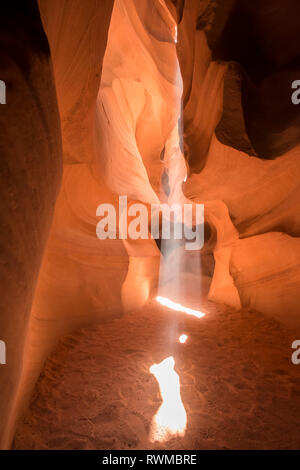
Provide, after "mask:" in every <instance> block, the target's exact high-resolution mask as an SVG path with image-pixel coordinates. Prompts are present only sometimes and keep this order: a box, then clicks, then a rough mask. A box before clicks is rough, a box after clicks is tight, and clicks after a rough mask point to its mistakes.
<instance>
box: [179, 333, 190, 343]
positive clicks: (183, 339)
mask: <svg viewBox="0 0 300 470" xmlns="http://www.w3.org/2000/svg"><path fill="white" fill-rule="evenodd" d="M187 339H188V336H187V335H181V336H179V338H178V341H179V343H185V342H186V340H187Z"/></svg>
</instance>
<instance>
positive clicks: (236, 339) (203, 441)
mask: <svg viewBox="0 0 300 470" xmlns="http://www.w3.org/2000/svg"><path fill="white" fill-rule="evenodd" d="M203 311H204V312H206V316H205V317H203V318H201V319H197V318H193V317H188V316H186V315H184V314H177V313H174V312H173V311H171V310H168V309H166V308H163V307H160V306H159V305H158V304H157V303H156V302H153V303H151V304H149V305H148V306H147V308H145V309H144V310H143V311H142V312H136V313H134V314H130V315H127V316H125V317H123V318H121V319H119V320H114V321H112V322H111V323H108V324H104V325H100V326H96V327H92V328H89V329H85V330H82V331H80V332H78V333H77V334H75V335H73V336H69V337H67V338H64V339H63V340H62V341H61V343H60V344H59V346H58V348H57V350H56V352H55V353H54V354H53V355H52V357H51V358H49V360H48V361H47V363H46V366H45V369H44V371H43V373H42V375H41V377H40V379H39V382H38V384H37V387H36V390H35V395H34V397H33V400H32V403H31V406H30V409H29V411H28V413H27V415H26V416H25V418H24V420H23V421H22V423H20V424H19V426H18V429H17V433H16V437H15V441H14V448H15V449H48V448H49V449H155V448H156V449H227V448H229V449H245V448H249V449H259V448H264V449H276V448H283V449H284V448H293V449H295V448H298V449H300V366H295V365H293V364H292V363H291V353H292V349H291V343H292V341H293V340H294V339H297V334H296V332H292V333H291V332H288V331H286V330H284V329H283V327H282V326H281V325H279V324H277V323H276V322H275V321H273V320H272V319H270V318H266V317H264V316H262V315H259V314H254V313H249V312H233V311H231V310H229V309H228V308H225V307H224V308H221V307H216V306H214V305H213V304H207V305H206V306H205V307H203ZM182 333H185V334H187V335H188V340H187V342H186V343H185V344H180V343H179V342H178V341H177V338H178V336H179V335H181V334H182ZM298 336H300V335H298ZM170 355H173V356H174V359H175V370H176V371H177V373H178V374H179V377H180V382H181V396H182V401H183V403H184V406H185V409H186V412H187V419H188V422H187V430H186V434H185V436H184V437H177V438H173V439H171V440H169V441H168V442H166V443H164V444H162V443H154V444H153V443H151V442H149V429H150V423H151V420H152V418H153V416H154V415H155V413H156V411H157V410H158V408H159V407H160V404H161V398H160V394H159V388H158V383H157V381H156V379H155V377H154V376H153V375H152V374H150V372H149V367H150V366H151V365H152V364H153V363H155V362H156V363H158V362H160V361H162V360H163V359H165V358H166V357H168V356H170Z"/></svg>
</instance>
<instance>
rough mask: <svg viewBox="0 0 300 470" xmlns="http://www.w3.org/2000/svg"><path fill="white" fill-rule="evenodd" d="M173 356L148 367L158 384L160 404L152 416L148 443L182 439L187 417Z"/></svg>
mask: <svg viewBox="0 0 300 470" xmlns="http://www.w3.org/2000/svg"><path fill="white" fill-rule="evenodd" d="M174 366H175V360H174V358H173V356H170V357H167V358H166V359H164V360H163V361H162V362H160V363H159V364H153V365H152V366H151V367H150V372H151V374H153V375H154V377H155V378H156V380H157V381H158V384H159V390H160V395H161V398H162V404H161V406H160V408H159V410H158V411H157V413H156V415H155V416H154V418H153V420H152V423H151V429H150V441H151V442H155V441H159V442H165V441H167V440H169V439H170V438H172V437H174V436H180V437H183V436H184V434H185V430H186V423H187V416H186V411H185V408H184V406H183V403H182V401H181V395H180V380H179V375H178V374H177V373H176V372H175V370H174Z"/></svg>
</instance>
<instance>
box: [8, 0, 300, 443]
mask: <svg viewBox="0 0 300 470" xmlns="http://www.w3.org/2000/svg"><path fill="white" fill-rule="evenodd" d="M14 3H15V2H12V4H14ZM14 6H15V5H14ZM298 11H299V6H298V3H295V1H294V0H282V1H281V0H280V1H278V2H276V5H274V2H271V1H269V0H268V1H267V2H266V5H264V8H262V6H261V5H260V2H258V1H256V0H255V1H253V0H252V1H250V0H249V1H247V0H228V1H221V0H190V1H184V0H153V1H151V2H149V0H115V1H113V0H86V1H85V2H83V1H82V0H39V2H38V5H37V3H36V2H35V1H34V0H26V1H24V2H23V6H22V7H19V6H18V15H14V14H13V7H7V8H6V10H5V11H4V13H5V15H4V17H3V18H4V20H1V22H2V28H1V32H0V38H1V40H2V42H3V44H4V45H5V47H3V48H1V52H0V65H1V76H0V78H1V80H4V81H5V83H6V84H7V105H5V106H1V112H2V111H3V113H1V115H0V122H1V126H0V146H1V149H2V154H3V155H4V158H3V161H2V163H1V166H0V167H1V168H2V171H1V172H0V178H1V195H2V198H1V199H2V205H1V207H2V209H1V217H2V220H1V221H2V226H3V227H5V229H3V231H2V235H1V236H0V240H1V269H2V278H3V279H4V280H3V282H2V284H1V289H2V291H1V292H2V296H1V298H2V312H4V313H3V315H2V317H1V319H0V327H1V328H0V332H1V339H3V340H5V341H6V343H7V345H8V356H9V364H7V366H5V368H3V369H2V368H1V371H0V372H1V377H0V378H1V390H3V392H2V393H3V396H2V405H0V416H1V418H0V438H1V440H0V442H1V444H0V446H1V447H2V448H7V447H9V446H10V443H11V440H12V437H13V432H14V427H15V424H16V420H17V418H18V416H20V415H21V413H22V411H23V409H24V408H25V407H26V406H27V404H28V400H29V398H30V396H31V393H32V389H33V386H34V384H35V382H36V380H37V377H38V375H39V373H40V371H41V369H42V366H43V362H44V360H45V358H46V357H47V356H48V355H49V353H50V351H51V350H52V348H53V346H54V345H55V344H56V342H57V340H58V338H59V337H60V336H61V335H65V334H69V333H71V332H72V331H73V330H75V329H77V328H81V327H83V326H84V327H85V326H89V325H91V324H95V323H100V322H103V321H108V320H111V319H113V318H115V317H118V316H121V315H122V314H123V313H124V312H128V311H133V310H136V309H140V308H142V307H143V306H144V305H146V303H147V302H148V301H149V300H151V298H152V297H153V296H154V295H155V293H156V292H157V290H158V289H172V291H171V292H173V293H174V296H176V295H178V298H176V299H174V300H176V301H181V300H184V302H186V303H189V302H190V305H194V304H196V305H197V306H198V307H199V306H201V302H202V301H203V299H204V298H205V299H206V298H208V300H209V301H213V302H218V303H221V304H227V305H229V306H230V307H233V308H235V309H241V308H247V309H252V310H256V311H257V312H260V313H262V314H266V315H269V316H273V317H275V318H276V319H277V320H279V321H282V322H285V323H286V324H287V325H288V326H292V327H295V326H299V325H300V316H299V307H298V305H299V300H300V297H299V288H298V286H299V276H300V274H299V273H300V246H299V240H298V238H297V237H299V232H300V220H299V214H298V206H299V203H300V186H299V177H300V160H299V152H300V142H299V125H300V122H299V119H300V118H299V116H300V114H299V115H298V111H299V110H298V108H297V106H295V105H293V104H292V102H291V82H292V81H293V80H295V79H300V69H299V63H298V61H299V59H298V56H299V51H298V45H297V44H298V43H297V44H295V42H294V41H293V40H292V38H293V37H294V35H295V32H297V31H298V29H299V28H298V26H299V25H298V23H297V22H299V15H297V14H296V13H297V12H298ZM284 18H292V21H291V23H290V24H291V26H290V27H287V22H285V21H284ZM47 39H48V42H49V46H50V49H49V46H48V42H47ZM50 51H51V56H50ZM52 67H53V71H52ZM53 72H54V74H53ZM56 99H57V102H56ZM57 104H58V107H57ZM58 110H59V114H60V119H59V114H58ZM28 116H29V117H30V119H28ZM61 140H62V148H61ZM62 157H63V178H62V181H61V160H62ZM60 183H61V186H60V192H59V195H58V189H59V185H60ZM120 195H125V196H127V198H128V205H129V207H130V205H132V204H133V203H135V202H137V201H138V202H140V203H142V204H144V206H145V207H146V210H147V213H148V214H150V210H149V208H150V205H151V204H159V203H162V202H165V203H168V204H172V203H178V204H180V205H183V204H184V203H191V204H196V203H202V204H204V207H205V216H204V225H205V243H204V247H203V249H202V250H201V251H199V250H198V251H195V252H191V253H189V252H187V251H186V250H184V248H183V246H182V245H180V243H178V244H176V243H175V242H174V240H171V241H170V242H168V243H169V244H167V249H166V245H165V246H162V244H161V240H159V241H157V244H156V243H155V241H154V240H153V239H151V238H149V239H148V240H130V239H129V240H122V239H115V240H111V239H106V240H99V239H98V238H97V237H96V226H97V222H98V221H99V217H97V215H96V211H97V207H98V206H99V204H101V203H106V204H107V203H110V204H112V205H113V206H114V207H115V209H116V211H117V213H118V198H119V196H120ZM55 201H56V202H55ZM54 205H55V212H54ZM53 212H54V214H53ZM51 223H52V225H51ZM193 224H195V219H193ZM50 225H51V230H50ZM119 229H120V227H117V231H119ZM161 253H162V254H161ZM42 258H43V259H42ZM170 286H171V287H170ZM4 405H5V406H4ZM4 407H5V410H4Z"/></svg>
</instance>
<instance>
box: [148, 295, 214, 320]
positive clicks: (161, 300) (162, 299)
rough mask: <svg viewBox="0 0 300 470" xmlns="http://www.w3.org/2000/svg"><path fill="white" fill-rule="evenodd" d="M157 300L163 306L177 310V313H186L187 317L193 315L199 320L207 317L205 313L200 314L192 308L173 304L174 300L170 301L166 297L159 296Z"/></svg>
mask: <svg viewBox="0 0 300 470" xmlns="http://www.w3.org/2000/svg"><path fill="white" fill-rule="evenodd" d="M156 300H157V302H159V303H160V304H161V305H164V306H165V307H169V308H172V309H173V310H176V311H177V312H184V313H186V314H187V315H193V316H194V317H197V318H202V317H204V315H205V313H203V312H199V310H193V309H192V308H188V307H184V306H183V305H181V304H177V303H176V302H172V300H169V299H167V298H166V297H160V296H158V297H156Z"/></svg>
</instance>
